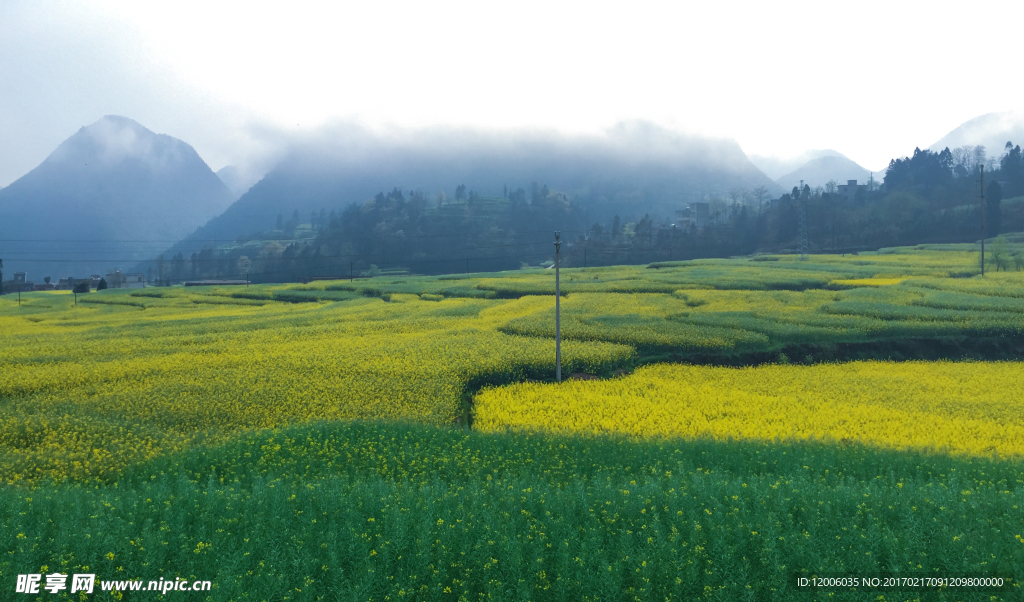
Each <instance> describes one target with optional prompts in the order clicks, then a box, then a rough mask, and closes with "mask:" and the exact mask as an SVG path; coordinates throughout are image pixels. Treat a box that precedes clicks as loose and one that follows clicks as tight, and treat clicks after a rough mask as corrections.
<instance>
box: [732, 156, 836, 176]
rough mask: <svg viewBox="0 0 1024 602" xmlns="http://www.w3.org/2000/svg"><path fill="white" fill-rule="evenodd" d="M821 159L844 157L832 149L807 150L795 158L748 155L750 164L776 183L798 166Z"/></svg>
mask: <svg viewBox="0 0 1024 602" xmlns="http://www.w3.org/2000/svg"><path fill="white" fill-rule="evenodd" d="M822 157H844V158H845V156H844V155H843V154H842V153H840V152H838V151H834V150H832V149H812V150H807V151H804V152H802V153H800V154H799V155H797V156H795V157H787V158H782V157H770V156H767V155H750V162H751V163H753V164H754V165H755V166H756V167H757V168H758V169H760V170H761V171H763V172H764V173H765V175H766V176H768V177H769V178H771V179H772V180H774V181H778V180H779V178H781V177H782V176H784V175H786V174H788V173H790V172H792V171H795V170H797V169H799V168H800V166H802V165H804V164H806V163H807V162H809V161H813V160H814V159H820V158H822Z"/></svg>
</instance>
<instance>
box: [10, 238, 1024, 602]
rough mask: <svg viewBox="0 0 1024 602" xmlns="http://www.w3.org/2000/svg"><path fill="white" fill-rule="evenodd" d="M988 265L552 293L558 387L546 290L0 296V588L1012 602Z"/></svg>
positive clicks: (1012, 283)
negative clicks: (991, 580)
mask: <svg viewBox="0 0 1024 602" xmlns="http://www.w3.org/2000/svg"><path fill="white" fill-rule="evenodd" d="M1014 244H1016V243H1014ZM976 257H977V255H976V253H975V252H974V250H973V249H972V248H970V247H969V246H966V245H963V246H957V245H943V246H927V245H924V246H919V247H913V248H894V249H883V250H880V251H879V252H877V253H862V254H860V255H848V256H811V257H809V258H808V259H807V260H806V261H804V260H801V259H800V258H797V257H788V256H761V257H750V258H734V259H720V260H719V259H714V260H695V261H685V262H668V263H659V264H651V265H648V266H611V267H601V268H586V269H583V268H572V269H564V270H562V272H561V278H562V280H561V287H562V291H563V295H564V297H563V299H562V302H561V308H562V316H561V320H562V322H561V323H562V335H563V346H562V358H563V367H562V371H563V374H564V375H566V376H567V377H569V376H571V378H570V379H569V380H568V381H567V382H562V383H555V382H553V376H554V368H555V366H554V299H553V292H554V274H553V272H552V270H541V269H526V270H521V271H516V272H509V273H500V274H468V275H464V276H463V275H459V276H444V277H416V276H403V277H391V276H388V277H378V278H370V279H361V280H356V281H354V282H348V281H315V282H311V283H308V284H281V285H258V286H250V287H245V286H240V287H226V286H225V287H188V288H184V287H161V288H145V289H139V290H106V291H101V292H96V293H89V294H85V295H79V296H78V299H77V304H76V302H75V298H74V296H73V295H71V294H70V293H64V292H36V293H29V294H23V295H22V298H21V302H20V304H19V302H18V300H17V298H16V297H11V296H10V295H7V296H3V297H0V333H2V334H0V339H2V341H3V345H2V346H0V366H2V367H3V369H2V370H0V484H2V485H0V524H2V525H3V526H4V529H3V530H0V551H3V552H4V553H3V554H0V592H5V593H6V592H7V591H13V590H12V589H10V588H8V585H11V584H13V583H14V579H15V576H16V575H18V574H24V573H40V574H46V573H48V572H52V571H61V572H64V573H82V572H96V573H97V575H98V578H103V579H135V578H139V579H150V578H154V576H155V578H160V577H167V578H172V577H181V578H187V579H190V580H191V579H201V580H210V581H211V583H212V584H213V586H212V589H211V591H210V592H208V597H207V598H204V600H205V599H208V600H225V601H227V600H230V601H235V600H253V601H268V602H269V601H271V600H274V601H276V600H337V599H346V600H368V601H370V600H372V601H385V600H417V601H418V600H565V599H574V600H591V601H597V600H641V601H647V600H652V601H653V600H658V601H663V600H697V599H703V600H737V599H752V600H792V599H800V597H801V596H804V597H806V598H807V599H824V598H828V599H838V600H864V599H867V598H866V597H865V596H866V595H867V594H866V593H865V591H863V590H862V591H851V590H846V589H842V590H834V591H830V592H825V593H823V592H817V593H810V594H808V593H807V592H800V591H798V590H796V589H794V587H795V586H794V583H795V581H794V577H795V576H796V575H798V574H799V575H805V576H810V575H813V574H821V573H823V572H832V573H835V572H852V571H856V572H859V573H881V572H886V573H894V574H907V575H910V574H924V573H931V574H935V573H940V572H943V571H945V572H947V573H948V572H956V571H959V572H970V573H973V574H985V575H995V574H998V575H1003V576H1005V577H1006V578H1007V579H1009V580H1010V582H1011V583H1010V585H1008V586H1007V587H1006V588H1004V589H1000V590H990V591H989V590H986V591H960V592H948V594H949V595H948V596H947V593H942V594H941V596H940V599H950V600H953V599H956V600H993V599H995V600H1012V599H1020V595H1021V593H1020V592H1021V591H1024V590H1022V589H1021V585H1020V584H1024V569H1022V568H1021V567H1024V530H1022V528H1021V525H1022V523H1021V521H1020V518H1019V517H1020V516H1021V511H1022V509H1024V465H1022V462H1024V460H1022V456H1024V418H1022V416H1024V412H1022V409H1024V408H1022V407H1021V406H1022V403H1024V402H1022V401H1021V400H1022V399H1024V397H1022V396H1021V395H1019V389H1020V387H1019V383H1021V382H1022V380H1024V378H1022V377H1024V364H1022V363H1021V361H1020V360H1021V359H1022V358H1024V274H1022V273H1020V272H998V273H989V274H986V275H985V276H984V277H981V276H980V275H977V273H976V272H977V264H976ZM12 587H13V585H12ZM4 588H6V589H4ZM868 593H869V594H870V596H869V597H870V598H871V599H886V600H889V599H899V600H918V599H933V598H929V597H928V596H930V595H931V593H928V592H921V591H918V590H913V589H894V590H891V591H885V592H881V591H872V592H868ZM122 594H123V596H122ZM19 595H20V594H19ZM62 595H63V596H64V598H66V599H71V596H70V594H66V593H65V594H62ZM880 595H881V596H882V598H879V596H880ZM96 596H97V597H99V596H100V595H99V594H96ZM106 596H111V594H104V595H103V597H101V599H105V597H106ZM130 596H131V594H130V593H119V592H115V593H114V594H113V595H112V597H113V599H121V598H122V597H123V598H130ZM808 596H809V597H808ZM942 596H946V597H942ZM54 597H56V598H60V597H61V595H58V596H54ZM0 598H4V594H0ZM131 599H133V598H131Z"/></svg>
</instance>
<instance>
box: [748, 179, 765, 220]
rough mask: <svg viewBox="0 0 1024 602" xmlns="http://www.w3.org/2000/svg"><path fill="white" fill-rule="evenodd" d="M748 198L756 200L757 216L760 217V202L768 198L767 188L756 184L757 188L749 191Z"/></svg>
mask: <svg viewBox="0 0 1024 602" xmlns="http://www.w3.org/2000/svg"><path fill="white" fill-rule="evenodd" d="M750 198H752V199H754V200H755V201H757V217H759V218H760V217H761V203H763V202H764V201H765V199H767V198H768V188H767V187H765V186H758V187H757V188H755V189H753V190H751V191H750Z"/></svg>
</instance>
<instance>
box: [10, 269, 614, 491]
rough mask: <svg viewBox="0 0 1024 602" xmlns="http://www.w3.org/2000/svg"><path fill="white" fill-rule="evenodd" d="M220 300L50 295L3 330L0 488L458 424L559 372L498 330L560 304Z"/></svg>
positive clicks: (541, 348)
mask: <svg viewBox="0 0 1024 602" xmlns="http://www.w3.org/2000/svg"><path fill="white" fill-rule="evenodd" d="M210 296H212V295H210V294H209V293H208V292H200V293H193V292H192V291H187V292H185V291H182V289H177V291H175V292H173V293H172V294H171V295H170V296H169V298H166V299H165V298H146V297H132V296H129V295H126V294H116V293H115V294H106V293H105V294H103V295H94V296H92V297H89V300H90V301H93V303H92V304H89V305H83V304H82V303H81V302H80V303H79V307H78V308H77V309H74V310H73V309H72V308H71V306H70V303H71V297H70V296H69V295H65V294H45V293H38V294H35V295H33V296H32V297H31V298H29V299H27V302H26V303H25V304H24V305H23V307H22V308H21V310H19V311H14V310H12V311H10V313H6V314H0V331H2V332H4V333H5V338H4V341H5V345H4V346H3V347H2V348H0V364H2V365H3V366H4V367H5V369H4V370H0V399H2V400H3V406H2V409H0V482H6V483H17V482H23V481H29V482H33V481H39V480H48V479H57V480H63V479H68V478H72V479H90V478H98V477H103V476H105V475H109V474H112V473H115V472H117V471H119V470H121V469H123V468H124V467H125V466H127V465H130V464H134V463H137V462H141V461H146V460H150V459H152V458H154V457H156V456H159V455H162V454H165V453H170V452H175V451H178V450H181V449H184V448H187V447H190V446H192V445H195V444H200V443H202V444H213V443H217V442H220V441H224V440H226V439H227V438H230V437H233V436H237V435H238V434H239V433H242V432H246V431H250V430H255V429H268V428H277V427H283V426H287V425H293V424H300V423H304V422H308V421H315V420H353V419H373V420H378V419H380V420H389V421H408V422H416V423H423V424H434V425H445V424H453V423H455V422H456V421H457V420H458V419H459V417H460V415H461V411H462V410H461V405H462V395H463V392H464V391H465V390H466V388H467V386H469V385H470V384H471V383H472V382H475V381H480V380H483V381H484V382H486V381H487V379H488V378H494V377H495V375H499V377H500V378H501V379H504V380H506V381H507V380H509V379H516V378H524V377H527V376H531V375H535V374H536V373H538V372H543V373H544V374H547V373H550V372H552V371H553V365H554V346H553V343H552V342H551V341H550V340H546V339H538V338H529V337H522V336H515V335H508V334H504V333H501V332H499V331H498V330H497V326H499V325H501V324H503V323H504V322H506V321H508V320H509V319H513V318H515V317H517V316H519V315H522V313H523V312H525V311H535V310H536V309H537V307H536V306H538V304H540V305H543V304H547V305H552V304H553V303H554V301H553V299H551V298H550V297H548V298H538V297H533V298H527V299H519V300H487V299H468V298H455V299H445V300H443V301H423V300H420V298H419V297H418V296H415V295H394V296H393V298H392V299H391V300H390V302H385V301H384V300H382V299H378V298H356V299H352V300H349V301H346V302H344V303H297V304H296V303H270V304H269V305H264V306H262V307H260V306H253V305H251V303H250V300H248V299H232V298H231V297H227V296H219V298H218V299H216V300H215V301H217V302H209V301H208V300H207V299H206V297H210ZM96 301H116V302H117V303H96ZM235 301H239V303H235ZM127 302H132V303H139V305H138V306H133V305H127V304H125V303H127ZM9 305H10V304H8V306H9ZM33 307H35V311H33V310H32V308H33ZM632 354H633V350H632V348H630V347H627V346H623V345H615V344H612V343H605V342H566V345H565V346H564V358H565V361H566V363H567V366H577V368H578V369H581V370H591V369H596V368H597V367H598V366H601V365H607V364H608V363H609V362H612V363H614V362H616V361H620V360H624V359H626V358H628V357H630V356H631V355H632Z"/></svg>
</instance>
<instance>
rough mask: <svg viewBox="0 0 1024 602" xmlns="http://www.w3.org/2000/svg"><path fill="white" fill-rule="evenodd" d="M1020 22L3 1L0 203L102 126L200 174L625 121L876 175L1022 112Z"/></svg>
mask: <svg viewBox="0 0 1024 602" xmlns="http://www.w3.org/2000/svg"><path fill="white" fill-rule="evenodd" d="M1021 17H1024V8H1022V7H1021V6H1020V4H1019V2H1018V3H1014V2H979V3H972V4H971V5H970V6H969V7H968V5H964V4H960V5H958V6H952V5H950V6H949V7H947V6H945V5H942V4H939V3H935V2H893V1H892V0H887V1H885V2H870V1H869V2H863V1H858V2H781V1H780V2H628V3H627V2H618V3H606V2H595V1H590V2H554V1H550V0H549V1H543V2H532V1H516V2H443V1H439V2H388V1H375V2H299V1H292V2H288V3H281V2H277V3H269V2H268V3H260V2H244V3H242V2H215V1H211V0H205V1H203V2H191V1H187V0H176V1H175V2H156V1H154V2H136V1H131V2H128V1H119V0H109V1H87V0H82V1H76V2H70V1H68V2H62V1H48V0H32V1H27V0H0V82H3V84H2V85H0V186H6V185H8V184H10V183H11V182H12V181H14V180H15V179H17V178H18V177H20V176H21V175H23V174H24V173H26V172H27V171H29V170H30V169H32V168H33V167H35V166H36V165H38V164H39V163H40V162H41V161H42V160H43V159H45V157H46V156H47V155H48V154H49V153H50V152H51V151H52V150H53V149H54V148H55V147H56V146H57V145H58V144H60V142H62V141H63V140H64V139H66V138H67V137H68V136H70V135H72V134H73V133H74V132H75V131H77V130H78V129H79V128H80V127H82V126H85V125H89V124H91V123H93V122H95V121H96V120H97V119H99V118H100V117H102V116H103V115H106V114H117V115H123V116H126V117H130V118H132V119H135V120H136V121H138V122H140V123H141V124H142V125H144V126H146V127H148V128H149V129H151V130H153V131H155V132H158V133H165V134H170V135H172V136H174V137H176V138H180V139H182V140H184V141H186V142H188V143H189V144H191V145H192V146H193V147H195V148H196V150H197V151H198V152H199V154H200V155H201V156H202V157H203V158H204V159H205V160H206V161H207V163H208V164H209V165H210V166H211V167H212V168H213V169H214V170H216V169H220V168H221V167H224V166H225V165H238V166H240V167H242V168H246V169H251V170H264V169H266V168H267V166H268V165H270V164H271V163H272V161H273V160H274V158H275V157H276V156H279V155H280V153H281V152H282V149H283V148H285V147H286V146H287V144H288V141H289V140H292V139H294V138H296V137H301V136H303V135H308V134H309V133H310V132H315V131H317V129H318V128H321V127H323V126H325V125H330V124H337V123H347V122H354V123H357V124H359V125H362V126H364V127H368V128H371V129H375V130H377V131H382V132H400V131H403V129H406V130H407V129H409V128H421V127H434V126H459V127H467V126H468V127H474V128H482V129H485V130H498V131H509V130H518V129H522V128H529V129H531V130H550V131H558V132H564V133H579V132H586V133H595V132H601V131H604V130H606V129H607V128H609V127H611V126H613V125H614V124H616V123H618V122H620V121H623V120H632V119H644V120H650V121H653V122H655V123H658V124H660V125H663V126H666V127H668V128H670V129H674V130H677V131H681V132H689V133H698V134H704V135H708V136H715V137H724V138H732V139H735V140H736V141H737V142H739V144H740V145H741V147H742V148H743V149H744V151H746V152H747V153H748V154H759V155H772V156H779V157H788V156H793V155H797V154H799V153H801V152H802V151H804V150H807V149H823V148H831V149H835V150H838V151H839V152H841V153H844V154H845V155H847V156H848V157H850V158H851V159H853V160H854V161H857V162H858V163H860V164H861V165H862V166H864V167H866V168H868V169H872V170H877V169H881V168H883V167H884V166H885V165H887V164H888V162H889V159H890V158H892V157H894V156H902V155H906V154H908V153H911V152H912V151H913V149H914V147H916V146H920V147H922V148H925V147H927V146H928V145H930V144H932V143H933V142H935V141H937V140H938V139H940V138H941V137H942V136H943V135H945V134H946V133H947V132H949V131H950V130H952V129H953V128H955V127H957V126H958V125H959V124H961V123H963V122H965V121H967V120H969V119H971V118H973V117H977V116H979V115H982V114H985V113H991V112H1000V111H1010V110H1016V109H1018V108H1019V107H1020V105H1021V101H1020V99H1021V98H1024V79H1022V78H1019V77H1015V76H1014V75H1013V72H1012V70H1008V68H1007V65H1008V64H1009V61H1010V60H1011V59H1010V58H1009V57H1010V56H1015V55H1016V54H1017V53H1019V49H1018V46H1017V45H1016V44H1015V40H1016V39H1017V37H1016V34H1017V31H1016V24H1018V23H1019V22H1020V19H1021ZM1020 108H1024V107H1020Z"/></svg>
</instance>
